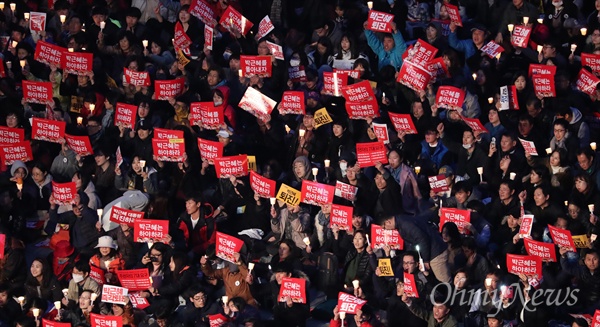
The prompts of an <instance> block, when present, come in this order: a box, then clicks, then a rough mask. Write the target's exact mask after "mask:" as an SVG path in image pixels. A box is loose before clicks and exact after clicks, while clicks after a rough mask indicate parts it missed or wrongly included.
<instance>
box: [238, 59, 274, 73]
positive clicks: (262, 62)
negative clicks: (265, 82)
mask: <svg viewBox="0 0 600 327" xmlns="http://www.w3.org/2000/svg"><path fill="white" fill-rule="evenodd" d="M271 59H272V57H271V56H244V55H242V56H240V69H241V70H242V72H243V74H244V77H248V78H249V77H252V76H255V75H256V76H258V77H271V75H272V69H273V64H272V62H271Z"/></svg>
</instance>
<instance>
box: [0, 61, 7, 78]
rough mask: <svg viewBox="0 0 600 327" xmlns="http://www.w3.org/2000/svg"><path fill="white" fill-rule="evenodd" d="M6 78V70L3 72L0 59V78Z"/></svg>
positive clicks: (2, 63) (2, 64)
mask: <svg viewBox="0 0 600 327" xmlns="http://www.w3.org/2000/svg"><path fill="white" fill-rule="evenodd" d="M5 77H6V70H4V60H3V59H0V78H5Z"/></svg>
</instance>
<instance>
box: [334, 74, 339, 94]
mask: <svg viewBox="0 0 600 327" xmlns="http://www.w3.org/2000/svg"><path fill="white" fill-rule="evenodd" d="M333 90H334V94H335V96H336V97H337V96H339V95H340V91H339V90H338V79H337V73H333Z"/></svg>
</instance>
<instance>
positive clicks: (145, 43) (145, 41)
mask: <svg viewBox="0 0 600 327" xmlns="http://www.w3.org/2000/svg"><path fill="white" fill-rule="evenodd" d="M142 45H143V46H144V48H147V47H148V40H142Z"/></svg>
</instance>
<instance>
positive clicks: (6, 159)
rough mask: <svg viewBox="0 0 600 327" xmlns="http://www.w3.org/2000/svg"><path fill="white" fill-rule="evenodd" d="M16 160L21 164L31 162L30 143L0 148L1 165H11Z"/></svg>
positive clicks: (6, 145) (13, 144)
mask: <svg viewBox="0 0 600 327" xmlns="http://www.w3.org/2000/svg"><path fill="white" fill-rule="evenodd" d="M17 160H20V161H23V162H28V161H31V160H33V154H32V152H31V143H30V142H29V141H23V142H19V143H12V144H5V145H2V146H0V162H2V164H3V165H7V166H8V165H12V164H13V163H14V162H15V161H17Z"/></svg>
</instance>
